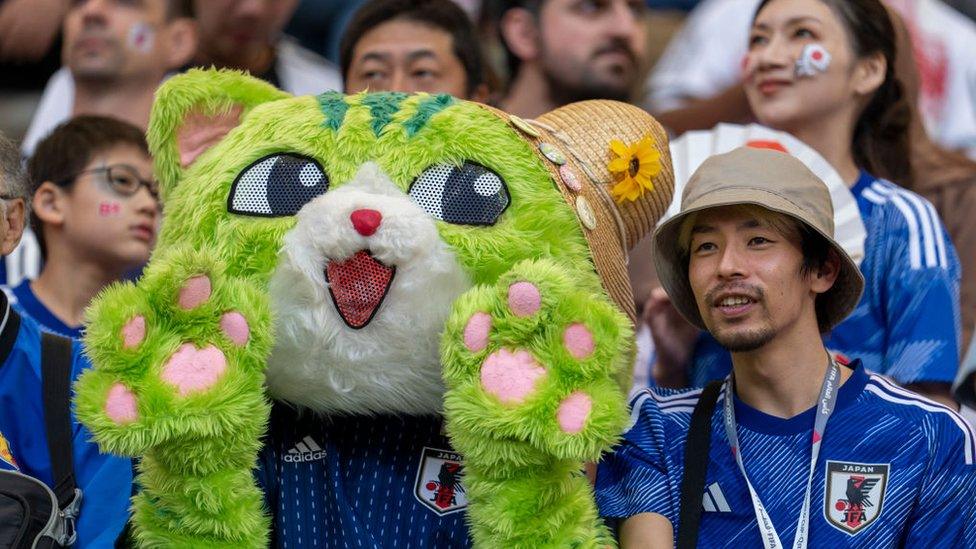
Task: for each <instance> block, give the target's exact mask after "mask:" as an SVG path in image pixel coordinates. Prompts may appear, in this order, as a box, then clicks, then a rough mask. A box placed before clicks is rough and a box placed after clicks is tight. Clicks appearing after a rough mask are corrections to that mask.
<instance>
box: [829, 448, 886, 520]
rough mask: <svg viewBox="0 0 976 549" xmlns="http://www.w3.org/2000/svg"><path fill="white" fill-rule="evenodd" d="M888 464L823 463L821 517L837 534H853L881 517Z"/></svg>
mask: <svg viewBox="0 0 976 549" xmlns="http://www.w3.org/2000/svg"><path fill="white" fill-rule="evenodd" d="M888 468H889V466H888V464H877V463H848V462H843V461H829V460H828V461H827V482H826V483H825V484H826V494H824V514H825V515H826V517H827V522H829V523H830V525H831V526H833V527H834V528H837V529H838V530H840V531H841V532H844V533H847V534H850V535H854V534H857V533H858V532H860V531H861V530H863V529H865V528H867V527H868V525H870V524H871V523H872V522H874V521H875V519H877V518H878V517H879V516H881V511H882V510H883V508H884V497H885V488H887V486H888Z"/></svg>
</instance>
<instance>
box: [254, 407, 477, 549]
mask: <svg viewBox="0 0 976 549" xmlns="http://www.w3.org/2000/svg"><path fill="white" fill-rule="evenodd" d="M442 422H443V421H442V419H441V418H440V417H436V416H335V417H325V418H323V417H319V416H316V415H315V414H310V413H306V414H298V413H296V412H295V411H294V410H293V409H291V408H289V407H287V406H285V405H280V404H278V405H275V407H274V410H273V411H272V414H271V422H270V425H269V429H268V435H267V436H266V439H265V446H264V448H263V449H262V451H261V454H260V457H259V459H260V462H259V470H258V472H257V476H258V483H259V484H260V486H261V487H262V488H263V489H264V493H265V502H266V505H267V508H268V512H269V514H270V515H271V517H272V546H274V547H280V548H283V549H287V548H309V547H321V548H323V549H325V548H337V549H338V548H367V549H379V548H387V547H390V548H392V547H437V548H439V549H440V548H443V549H460V548H466V547H469V546H470V544H471V542H470V540H469V538H468V528H467V526H466V524H465V521H464V515H465V513H464V511H465V509H466V508H467V498H466V495H465V492H464V487H463V485H462V484H461V474H462V469H463V462H462V461H461V456H459V455H457V454H456V453H454V451H453V450H451V446H450V444H449V443H448V440H447V437H446V436H444V435H443V434H442V433H441V425H442Z"/></svg>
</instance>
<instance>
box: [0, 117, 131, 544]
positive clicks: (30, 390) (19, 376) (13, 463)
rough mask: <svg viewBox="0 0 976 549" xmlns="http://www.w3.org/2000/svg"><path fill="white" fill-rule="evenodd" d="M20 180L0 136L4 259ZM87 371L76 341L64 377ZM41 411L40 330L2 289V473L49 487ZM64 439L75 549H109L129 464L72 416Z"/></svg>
mask: <svg viewBox="0 0 976 549" xmlns="http://www.w3.org/2000/svg"><path fill="white" fill-rule="evenodd" d="M25 179H26V178H25V176H24V174H23V168H22V165H21V161H20V154H19V152H18V151H17V148H16V147H15V146H14V144H13V143H11V142H10V141H8V140H7V139H6V138H5V137H3V135H0V253H3V254H7V253H10V251H11V250H12V249H13V248H14V246H16V245H17V240H18V238H19V237H20V234H21V232H22V231H23V228H24V217H25V215H26V214H25V211H26V184H25ZM89 367H90V365H89V364H88V362H87V360H86V359H85V358H84V355H83V354H82V353H81V347H80V345H79V344H77V343H75V344H74V345H73V347H72V363H71V378H70V380H71V381H74V380H75V379H76V378H77V377H78V375H79V374H80V373H81V372H82V371H84V370H86V369H87V368H89ZM45 371H46V370H45ZM46 413H47V408H46V405H45V403H44V399H43V398H42V382H41V328H40V327H39V326H38V325H37V323H35V322H34V321H33V320H31V319H30V318H28V317H22V316H21V315H19V314H18V313H17V312H16V311H15V310H14V309H12V308H11V307H10V305H9V303H8V301H7V297H6V294H5V293H3V292H0V469H4V470H14V471H19V472H21V473H23V474H25V475H28V476H31V477H34V478H36V479H38V480H40V481H42V482H44V483H45V484H46V485H47V486H48V487H49V488H51V489H52V490H55V489H56V487H55V486H54V471H53V467H52V463H51V458H50V457H49V448H48V446H49V444H50V443H51V440H49V435H48V433H47V432H46V423H45V414H46ZM67 436H70V437H71V449H72V453H71V455H72V458H73V462H72V464H71V465H72V468H73V472H74V479H75V484H76V486H77V488H78V489H80V490H81V499H80V500H79V499H77V497H76V498H75V500H74V505H76V506H78V509H77V511H78V515H77V517H75V518H76V521H75V522H74V525H75V529H76V531H77V533H78V536H77V542H76V543H77V547H111V546H112V544H113V543H114V542H115V538H116V537H117V536H118V534H119V532H120V531H121V530H122V527H123V526H124V524H125V521H126V518H127V516H128V513H127V509H128V507H129V494H130V492H131V485H132V467H131V463H130V461H129V460H128V459H123V458H118V457H114V456H110V455H106V454H101V453H100V452H99V450H98V446H97V445H96V444H95V443H94V442H92V441H91V438H92V436H91V433H90V432H89V431H88V430H87V429H85V428H84V427H83V426H82V425H81V424H79V423H78V422H77V421H75V419H74V417H73V415H72V417H71V430H70V433H68V435H67ZM61 448H63V446H61ZM69 514H70V512H69ZM6 518H7V519H10V520H13V519H14V518H15V517H6ZM2 525H3V526H9V524H8V523H3V524H2Z"/></svg>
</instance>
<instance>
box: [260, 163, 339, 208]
mask: <svg viewBox="0 0 976 549" xmlns="http://www.w3.org/2000/svg"><path fill="white" fill-rule="evenodd" d="M306 168H307V169H306ZM327 186H328V181H326V179H325V177H324V176H323V174H322V172H321V171H320V170H319V169H318V168H317V167H316V166H315V165H314V164H313V163H312V162H311V161H309V160H307V159H305V158H301V157H297V156H289V155H282V156H279V157H278V160H277V161H276V162H275V163H274V166H272V168H271V172H270V173H269V174H268V186H267V189H268V206H270V207H271V211H272V213H275V214H285V215H291V214H294V213H296V212H297V211H298V210H300V209H301V208H302V206H304V205H305V204H307V203H308V202H309V201H310V200H312V199H313V198H315V197H316V196H318V195H320V194H322V193H324V192H325V191H326V189H327Z"/></svg>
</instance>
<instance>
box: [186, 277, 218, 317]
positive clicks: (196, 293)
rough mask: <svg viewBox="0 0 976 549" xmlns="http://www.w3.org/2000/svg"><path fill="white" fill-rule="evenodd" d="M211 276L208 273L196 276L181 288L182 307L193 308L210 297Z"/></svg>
mask: <svg viewBox="0 0 976 549" xmlns="http://www.w3.org/2000/svg"><path fill="white" fill-rule="evenodd" d="M211 291H212V287H211V285H210V277H208V276H207V275H198V276H194V277H192V278H190V279H188V280H187V281H186V283H184V284H183V287H182V288H180V308H182V309H192V308H194V307H196V306H198V305H200V304H201V303H203V302H204V301H206V300H208V299H210V292H211Z"/></svg>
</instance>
